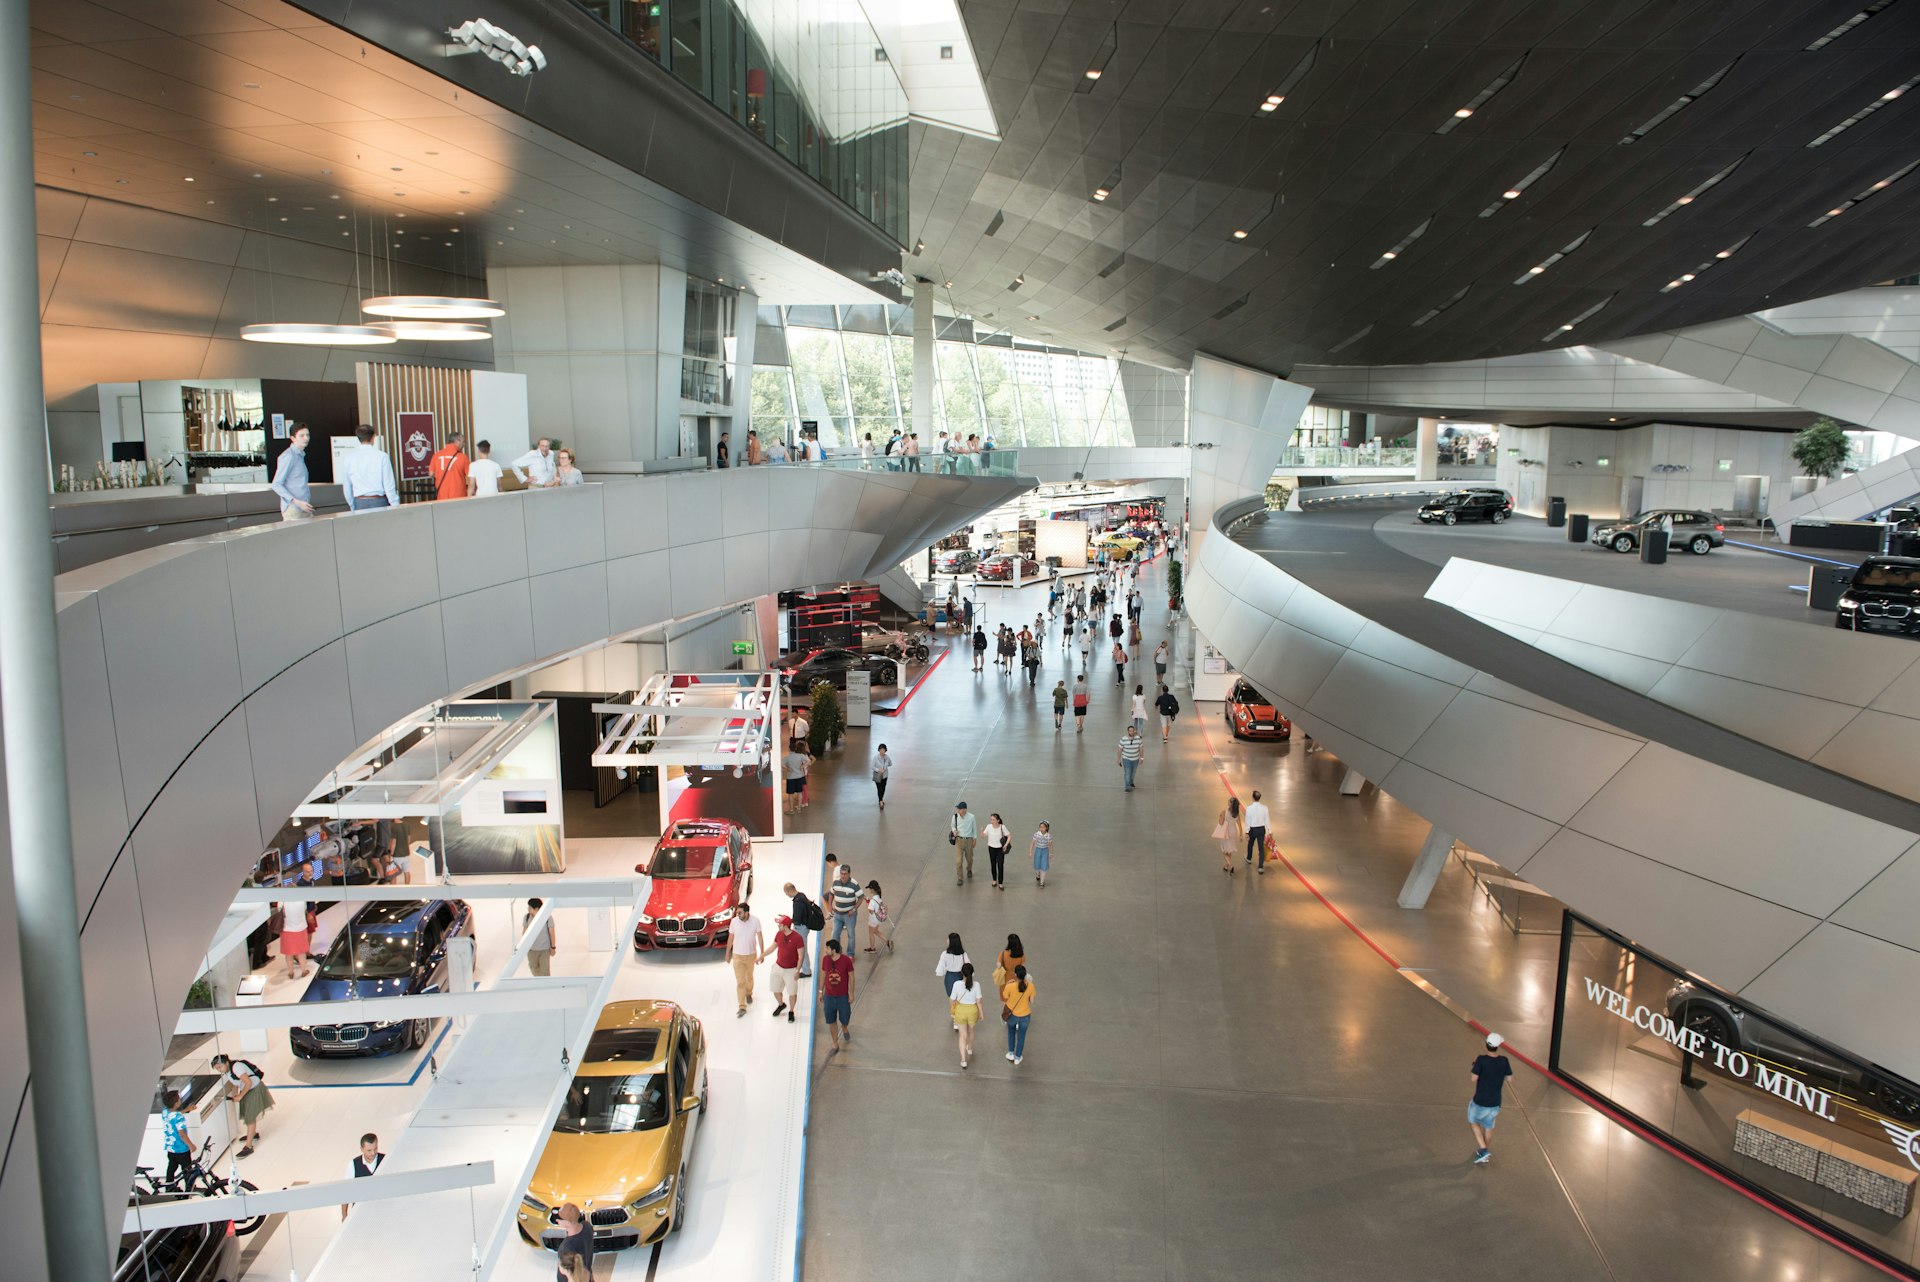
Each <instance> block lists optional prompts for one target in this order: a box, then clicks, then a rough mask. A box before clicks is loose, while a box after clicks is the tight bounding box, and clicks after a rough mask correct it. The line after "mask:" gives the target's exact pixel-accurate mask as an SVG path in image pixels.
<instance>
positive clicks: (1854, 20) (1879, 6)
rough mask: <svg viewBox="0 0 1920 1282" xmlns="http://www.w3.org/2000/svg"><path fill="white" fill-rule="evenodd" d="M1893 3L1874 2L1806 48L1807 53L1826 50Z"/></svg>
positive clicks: (1874, 0)
mask: <svg viewBox="0 0 1920 1282" xmlns="http://www.w3.org/2000/svg"><path fill="white" fill-rule="evenodd" d="M1892 3H1893V0H1873V3H1872V4H1870V5H1868V6H1867V7H1866V8H1864V9H1862V10H1861V11H1860V12H1859V13H1856V14H1854V15H1853V16H1852V17H1851V18H1848V19H1847V20H1846V21H1845V22H1843V23H1841V24H1840V25H1839V26H1837V27H1835V28H1834V29H1833V30H1832V31H1829V32H1827V34H1826V35H1824V36H1821V37H1820V38H1819V39H1818V40H1816V41H1814V42H1813V43H1812V44H1810V45H1808V46H1807V48H1806V52H1807V53H1813V52H1814V51H1815V50H1818V49H1824V48H1826V47H1827V46H1828V45H1830V44H1832V43H1833V42H1834V41H1836V40H1838V39H1839V38H1840V37H1841V36H1844V35H1846V34H1847V32H1849V31H1852V30H1853V29H1854V28H1855V27H1857V26H1859V25H1860V24H1861V23H1863V22H1865V21H1866V20H1867V19H1868V18H1871V17H1872V16H1873V15H1874V14H1876V13H1879V12H1880V11H1881V10H1883V9H1885V8H1887V7H1888V6H1889V5H1891V4H1892Z"/></svg>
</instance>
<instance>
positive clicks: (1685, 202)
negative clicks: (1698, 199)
mask: <svg viewBox="0 0 1920 1282" xmlns="http://www.w3.org/2000/svg"><path fill="white" fill-rule="evenodd" d="M1673 203H1674V204H1676V205H1691V204H1692V203H1693V197H1692V196H1682V197H1681V198H1680V199H1678V200H1676V201H1674V202H1673Z"/></svg>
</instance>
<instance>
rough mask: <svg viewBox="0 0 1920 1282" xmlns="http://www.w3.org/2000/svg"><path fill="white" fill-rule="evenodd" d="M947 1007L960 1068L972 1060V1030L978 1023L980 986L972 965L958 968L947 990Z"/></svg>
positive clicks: (969, 963)
mask: <svg viewBox="0 0 1920 1282" xmlns="http://www.w3.org/2000/svg"><path fill="white" fill-rule="evenodd" d="M947 1007H948V1009H949V1010H951V1011H952V1012H953V1027H954V1029H955V1031H956V1032H957V1033H958V1034H959V1039H960V1067H962V1068H965V1067H966V1066H967V1064H968V1062H969V1061H971V1060H972V1059H973V1030H974V1026H975V1025H976V1024H978V1023H979V1022H980V984H979V981H977V980H976V979H974V977H973V963H972V962H968V963H967V964H966V965H964V966H962V967H961V968H960V977H959V978H958V979H956V980H954V982H953V987H952V988H950V989H948V990H947Z"/></svg>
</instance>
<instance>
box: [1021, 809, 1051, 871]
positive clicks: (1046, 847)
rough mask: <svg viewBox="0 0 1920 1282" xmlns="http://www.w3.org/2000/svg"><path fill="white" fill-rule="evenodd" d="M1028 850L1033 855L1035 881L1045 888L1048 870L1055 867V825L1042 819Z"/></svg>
mask: <svg viewBox="0 0 1920 1282" xmlns="http://www.w3.org/2000/svg"><path fill="white" fill-rule="evenodd" d="M1027 849H1028V851H1029V852H1030V853H1031V854H1032V855H1033V879H1034V881H1036V882H1038V883H1039V884H1040V885H1041V886H1042V887H1045V886H1046V884H1047V870H1048V869H1049V868H1051V867H1052V866H1053V825H1052V824H1050V823H1048V822H1047V821H1046V820H1044V819H1042V820H1041V821H1040V827H1039V830H1038V831H1036V832H1035V833H1034V834H1033V840H1032V841H1031V842H1030V843H1028V846H1027Z"/></svg>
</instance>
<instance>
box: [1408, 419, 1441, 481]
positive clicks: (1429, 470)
mask: <svg viewBox="0 0 1920 1282" xmlns="http://www.w3.org/2000/svg"><path fill="white" fill-rule="evenodd" d="M1418 433H1419V434H1418V435H1417V436H1416V437H1415V438H1414V451H1413V479H1414V480H1416V481H1437V480H1439V479H1440V420H1439V419H1437V418H1423V419H1421V420H1420V427H1419V429H1418Z"/></svg>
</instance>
